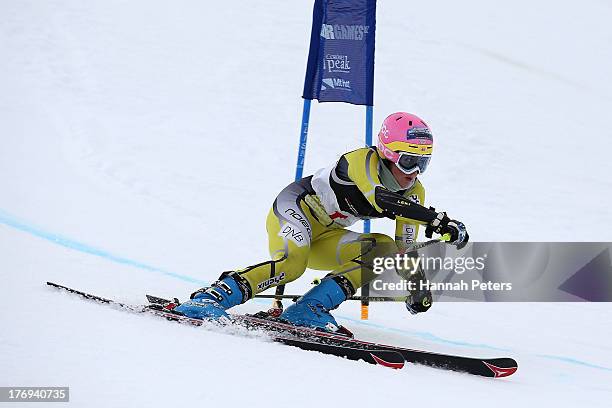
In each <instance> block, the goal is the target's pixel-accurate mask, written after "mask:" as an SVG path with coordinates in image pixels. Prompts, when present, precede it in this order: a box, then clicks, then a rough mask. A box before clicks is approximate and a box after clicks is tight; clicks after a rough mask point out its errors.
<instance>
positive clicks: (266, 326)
mask: <svg viewBox="0 0 612 408" xmlns="http://www.w3.org/2000/svg"><path fill="white" fill-rule="evenodd" d="M47 284H48V285H51V286H54V287H56V288H59V289H63V290H66V291H68V292H71V293H75V294H78V295H81V296H83V297H85V298H87V299H90V300H94V301H98V302H101V303H106V304H112V305H116V306H118V307H120V308H123V309H127V310H130V311H133V312H148V313H152V314H155V315H158V316H161V317H164V318H166V319H169V320H174V321H177V322H180V323H186V324H191V325H196V326H200V325H202V323H203V322H202V320H198V319H191V318H189V317H186V316H182V315H179V314H176V313H173V312H172V311H171V310H165V309H164V307H163V305H167V304H171V303H172V301H170V300H166V299H163V298H158V297H155V296H150V295H147V299H148V300H149V302H150V305H152V306H155V307H154V308H151V307H147V306H132V305H126V304H122V303H119V302H115V301H113V300H110V299H106V298H102V297H99V296H95V295H91V294H88V293H85V292H81V291H78V290H75V289H71V288H67V287H65V286H62V285H58V284H55V283H51V282H47ZM232 319H233V324H237V325H240V326H243V327H246V328H248V329H256V330H263V331H265V332H268V333H270V335H271V337H272V338H273V340H274V341H277V342H279V343H283V344H288V345H291V346H295V347H299V348H301V349H304V350H314V351H320V352H323V353H327V354H333V355H337V356H342V357H346V358H348V359H351V360H364V361H367V362H368V363H372V364H381V365H384V366H388V367H393V368H401V367H402V366H403V364H404V361H407V362H411V363H415V364H422V365H426V366H430V367H436V368H441V369H446V370H453V371H460V372H465V373H469V374H474V375H480V376H484V377H492V378H498V377H507V376H509V375H512V374H514V373H515V372H516V370H517V369H518V364H517V362H516V361H515V360H514V359H512V358H493V359H481V358H473V357H464V356H456V355H448V354H439V353H432V352H428V351H423V350H413V349H408V348H403V347H396V346H389V345H384V344H378V343H371V342H366V341H362V340H357V339H354V338H352V337H350V336H347V335H346V334H336V333H329V332H323V331H318V330H314V329H310V328H306V327H298V326H294V325H291V324H287V323H286V322H283V321H280V320H278V319H275V318H271V317H268V316H267V314H266V313H265V312H260V313H258V314H256V315H232Z"/></svg>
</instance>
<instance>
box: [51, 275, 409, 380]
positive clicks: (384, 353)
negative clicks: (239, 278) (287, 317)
mask: <svg viewBox="0 0 612 408" xmlns="http://www.w3.org/2000/svg"><path fill="white" fill-rule="evenodd" d="M47 285H49V286H52V287H54V288H56V289H59V290H62V291H65V292H68V293H72V294H75V295H79V296H81V297H83V298H85V299H87V300H91V301H94V302H97V303H101V304H105V305H110V306H114V307H116V308H118V309H122V310H126V311H130V312H133V313H147V314H152V315H155V316H159V317H163V318H165V319H167V320H171V321H174V322H178V323H182V324H188V325H193V326H202V325H203V324H204V321H203V320H199V319H192V318H190V317H187V316H183V315H180V314H177V313H173V312H171V311H170V310H165V309H164V308H163V307H160V308H151V307H147V306H135V305H129V304H126V303H122V302H118V301H115V300H112V299H107V298H104V297H101V296H97V295H93V294H91V293H87V292H83V291H80V290H76V289H73V288H69V287H67V286H64V285H59V284H57V283H53V282H47ZM147 297H148V298H153V299H157V300H165V299H161V298H154V297H150V296H147ZM166 302H171V301H166ZM153 304H155V302H153ZM238 322H239V320H238ZM238 324H240V323H238ZM242 326H244V327H246V328H247V329H256V330H264V327H263V326H258V327H256V326H255V325H248V326H247V325H242ZM267 334H269V336H270V338H271V339H272V340H273V341H275V342H277V343H281V344H285V345H289V346H293V347H297V348H300V349H302V350H307V351H318V352H320V353H324V354H329V355H334V356H337V357H343V358H346V359H348V360H354V361H359V360H363V361H365V362H367V363H370V364H376V365H381V366H383V367H389V368H395V369H399V368H403V367H404V364H405V360H404V357H403V356H402V355H401V354H400V353H398V352H396V351H393V350H386V349H385V350H377V349H376V348H371V349H364V348H362V347H351V345H350V344H349V345H343V344H327V343H321V342H317V341H315V340H314V339H311V340H309V339H307V338H299V337H295V338H292V337H291V336H289V335H287V334H286V333H279V332H276V331H267Z"/></svg>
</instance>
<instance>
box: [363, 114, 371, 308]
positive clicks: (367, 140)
mask: <svg viewBox="0 0 612 408" xmlns="http://www.w3.org/2000/svg"><path fill="white" fill-rule="evenodd" d="M373 113H374V109H373V107H372V106H370V105H368V106H366V126H365V127H366V130H365V144H366V146H372V116H373ZM363 232H365V233H366V234H369V233H370V220H364V221H363ZM361 296H362V299H361V320H367V319H368V315H369V307H370V301H369V300H368V299H367V297H368V296H370V284H369V283H367V284H365V285H363V286H362V287H361Z"/></svg>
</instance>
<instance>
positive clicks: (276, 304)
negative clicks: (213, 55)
mask: <svg viewBox="0 0 612 408" xmlns="http://www.w3.org/2000/svg"><path fill="white" fill-rule="evenodd" d="M311 102H312V100H310V99H304V108H303V109H302V126H301V127H300V144H299V147H298V157H297V163H296V165H295V181H298V180H300V179H301V178H302V175H303V174H304V161H305V159H306V142H307V141H308V122H309V121H310V103H311ZM283 293H285V285H278V286H277V287H276V295H277V296H279V297H278V298H276V299H274V301H273V302H272V308H273V309H279V310H283V302H282V299H281V298H280V296H282V295H283Z"/></svg>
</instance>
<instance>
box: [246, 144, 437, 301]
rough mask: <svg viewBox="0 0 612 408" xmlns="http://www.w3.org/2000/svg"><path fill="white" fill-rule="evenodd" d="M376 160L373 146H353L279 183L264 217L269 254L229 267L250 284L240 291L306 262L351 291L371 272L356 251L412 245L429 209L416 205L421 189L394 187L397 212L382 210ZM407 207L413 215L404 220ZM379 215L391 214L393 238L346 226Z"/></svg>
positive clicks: (277, 279)
mask: <svg viewBox="0 0 612 408" xmlns="http://www.w3.org/2000/svg"><path fill="white" fill-rule="evenodd" d="M382 165H384V164H383V163H382V161H381V160H380V159H379V156H378V154H377V153H376V149H375V148H361V149H357V150H354V151H352V152H348V153H346V154H344V155H342V157H340V159H339V160H338V162H337V163H335V164H334V165H333V166H330V167H328V168H325V169H321V170H319V171H318V172H317V173H316V174H314V175H313V176H308V177H305V178H303V179H301V180H299V181H297V182H294V183H291V184H290V185H288V186H287V187H286V188H284V189H283V190H282V191H281V192H280V194H279V195H278V196H277V197H276V200H275V201H274V204H273V205H272V208H271V209H270V212H269V213H268V218H267V221H266V227H267V231H268V245H269V251H270V256H271V258H272V259H271V260H270V261H267V262H263V263H260V264H257V265H253V266H249V267H247V268H244V269H242V270H238V271H236V272H237V273H238V275H239V276H240V277H241V278H242V281H243V282H246V283H248V286H250V287H249V288H248V292H250V293H248V295H247V296H248V297H251V296H253V295H254V294H256V293H259V292H262V291H264V290H266V289H268V288H270V287H273V286H277V285H280V284H286V283H288V282H291V281H293V280H295V279H297V278H299V277H300V276H301V275H302V274H303V273H304V271H305V269H306V268H307V267H308V268H311V269H315V270H323V271H331V274H334V275H343V276H344V277H345V278H346V279H347V280H348V282H350V285H351V286H352V288H350V289H347V292H354V291H355V290H356V289H358V288H360V287H361V286H362V285H363V284H365V283H367V282H369V281H370V280H371V279H373V278H374V276H375V275H374V274H373V273H370V274H367V273H366V274H364V273H362V272H363V271H362V269H363V268H362V267H361V265H362V264H363V262H361V259H362V256H363V255H364V251H368V252H370V254H369V255H370V256H382V255H389V253H388V252H389V248H390V247H392V248H393V249H394V251H397V250H398V249H402V248H404V247H406V246H407V245H409V244H410V243H412V242H413V241H414V240H415V239H416V236H417V234H418V230H419V224H426V223H427V222H429V221H430V218H431V214H430V213H429V212H428V211H429V210H425V208H424V207H422V206H420V205H418V204H422V203H424V201H425V189H424V188H423V185H422V184H421V183H420V182H419V181H418V180H416V182H415V183H414V185H413V186H412V187H411V188H409V189H408V190H403V191H399V192H397V195H396V197H399V198H400V202H401V201H403V203H402V204H401V205H400V206H401V209H402V210H400V211H399V213H398V212H397V211H389V210H388V209H386V208H385V204H384V202H381V200H380V199H377V197H378V198H380V194H377V191H378V192H379V193H381V192H387V193H390V192H389V191H388V190H386V189H385V187H384V186H383V185H382V183H381V181H380V178H379V175H378V174H379V166H382ZM391 194H392V193H391ZM404 200H405V201H404ZM413 204H416V205H413ZM396 209H397V208H395V210H396ZM403 209H405V210H403ZM412 213H414V214H415V218H408V217H409V216H411V214H412ZM397 214H401V215H403V216H398V215H397ZM424 214H425V215H424ZM433 214H435V213H433ZM381 217H389V218H393V219H395V220H396V227H395V239H392V238H390V237H388V236H387V235H384V234H379V233H368V234H365V233H357V232H354V231H351V230H348V229H346V227H348V226H350V225H352V224H354V223H355V222H356V221H358V220H363V219H368V218H381ZM364 248H367V249H366V250H364ZM381 251H384V252H385V253H382V252H381ZM345 289H346V288H345Z"/></svg>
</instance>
